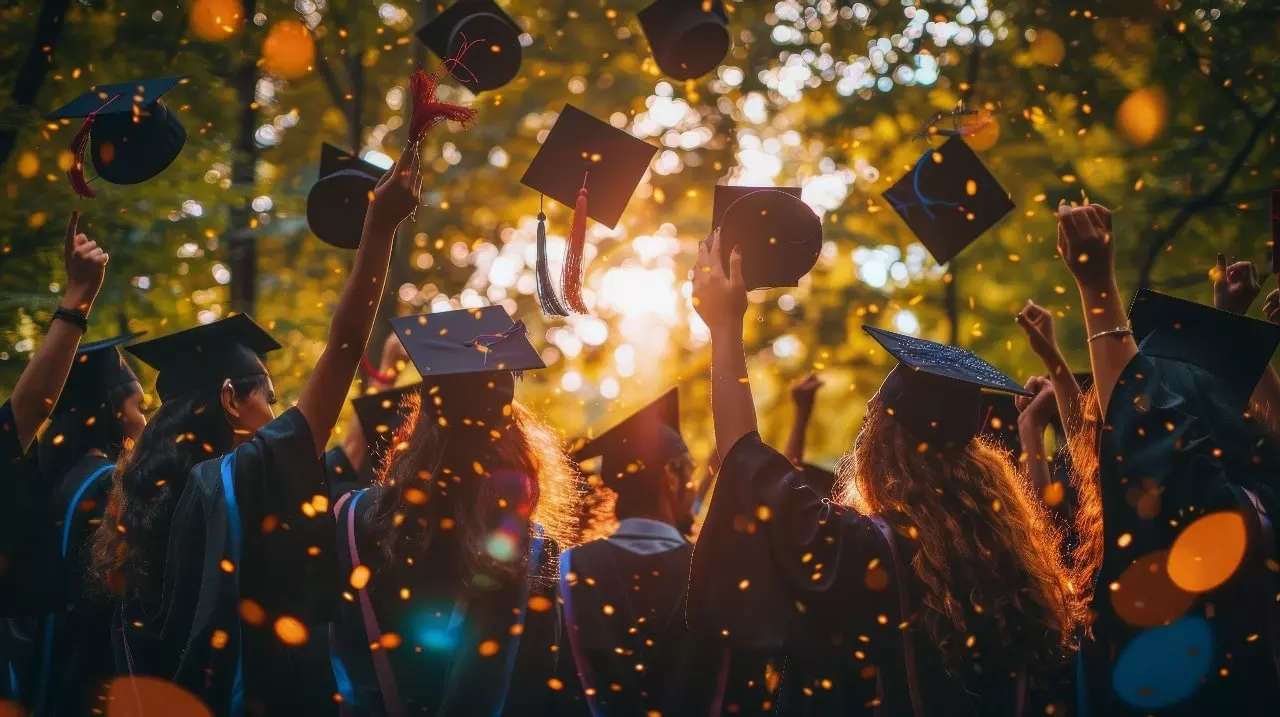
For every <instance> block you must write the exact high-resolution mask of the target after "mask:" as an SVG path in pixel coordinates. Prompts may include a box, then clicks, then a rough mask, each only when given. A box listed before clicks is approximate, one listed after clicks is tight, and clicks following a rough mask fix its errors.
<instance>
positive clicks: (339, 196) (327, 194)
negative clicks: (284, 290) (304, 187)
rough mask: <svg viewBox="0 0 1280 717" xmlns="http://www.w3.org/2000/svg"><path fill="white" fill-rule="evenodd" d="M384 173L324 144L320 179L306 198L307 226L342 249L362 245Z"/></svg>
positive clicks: (321, 153) (326, 241)
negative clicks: (366, 221) (372, 200)
mask: <svg viewBox="0 0 1280 717" xmlns="http://www.w3.org/2000/svg"><path fill="white" fill-rule="evenodd" d="M383 174H384V172H383V170H381V169H378V168H377V167H375V166H373V165H372V164H369V163H368V162H366V161H364V160H363V159H360V158H359V157H357V156H355V155H353V154H351V153H350V152H344V151H342V150H341V149H339V148H337V147H335V146H333V145H331V144H329V143H328V142H325V143H324V144H323V145H322V146H321V147H320V177H319V179H318V180H317V181H316V183H315V185H314V186H312V187H311V191H310V192H309V193H308V194H307V226H309V227H311V231H312V232H314V233H315V235H316V236H317V237H319V238H320V241H323V242H324V243H326V244H332V245H333V246H336V247H339V248H342V249H354V248H356V247H357V246H359V245H360V234H361V232H362V231H363V230H364V215H365V213H366V212H368V211H369V199H370V197H371V195H372V194H373V188H374V187H375V186H377V184H378V180H379V179H381V178H382V175H383Z"/></svg>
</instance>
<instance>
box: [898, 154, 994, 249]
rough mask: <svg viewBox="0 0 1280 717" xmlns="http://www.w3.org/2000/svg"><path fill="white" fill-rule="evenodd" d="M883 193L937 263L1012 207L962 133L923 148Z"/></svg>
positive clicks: (966, 244)
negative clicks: (938, 143)
mask: <svg viewBox="0 0 1280 717" xmlns="http://www.w3.org/2000/svg"><path fill="white" fill-rule="evenodd" d="M884 198H885V199H887V200H888V201H889V204H890V205H891V206H892V207H893V208H894V210H895V211H897V212H898V214H899V215H901V216H902V218H903V219H904V220H905V221H906V222H907V226H908V227H910V228H911V231H912V232H913V233H914V234H915V235H916V236H917V237H918V238H919V239H920V242H921V243H922V244H924V246H925V248H926V249H928V250H929V253H930V254H932V255H933V258H934V261H936V262H938V263H939V264H945V263H947V262H948V261H951V259H952V258H953V257H955V256H956V255H957V254H959V253H960V252H961V251H964V249H965V247H967V246H969V245H970V244H972V243H973V240H974V239H977V238H978V237H979V236H982V233H983V232H985V231H986V230H988V229H990V228H991V227H992V226H994V225H995V223H996V222H998V221H1000V219H1001V218H1003V217H1004V215H1006V214H1008V213H1009V212H1011V211H1013V200H1011V199H1009V193H1008V192H1006V191H1005V190H1004V187H1001V186H1000V182H998V181H996V178H995V177H993V176H991V172H988V171H987V168H986V167H985V166H983V164H982V160H981V159H979V158H978V155H976V154H974V152H973V150H972V149H970V148H969V145H968V144H967V143H965V141H964V139H963V138H961V137H958V136H957V137H952V138H951V139H948V140H947V141H946V142H943V143H942V146H941V147H939V148H937V149H930V150H929V151H927V152H925V153H924V156H922V157H920V160H919V161H918V162H916V164H915V167H913V168H912V169H911V171H910V172H908V173H907V174H906V176H904V177H903V178H902V179H899V180H898V181H897V183H896V184H894V185H893V186H892V187H890V188H889V191H887V192H885V193H884Z"/></svg>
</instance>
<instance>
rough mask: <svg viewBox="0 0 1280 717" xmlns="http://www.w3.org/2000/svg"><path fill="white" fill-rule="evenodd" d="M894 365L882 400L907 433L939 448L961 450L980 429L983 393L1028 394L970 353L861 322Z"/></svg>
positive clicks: (1028, 394) (883, 385) (982, 417)
mask: <svg viewBox="0 0 1280 717" xmlns="http://www.w3.org/2000/svg"><path fill="white" fill-rule="evenodd" d="M862 330H863V331H865V332H867V334H869V335H870V336H871V338H873V339H875V340H876V342H878V343H879V344H880V345H881V346H882V347H884V350H885V351H888V352H889V353H890V354H891V355H892V356H893V357H894V358H896V359H898V365H897V366H895V367H894V368H893V370H892V371H890V372H889V375H888V376H886V377H885V379H884V383H883V384H881V385H880V399H881V401H882V402H883V403H884V405H885V407H886V408H887V409H889V410H891V411H892V412H893V417H894V418H895V419H896V420H897V421H898V422H899V423H901V424H902V425H903V426H904V427H905V428H906V429H907V430H908V431H910V432H911V435H913V436H915V437H916V438H918V439H919V440H921V441H924V442H926V443H928V444H930V445H931V446H936V447H938V448H952V449H962V448H964V447H965V446H967V445H968V444H969V442H970V441H971V440H973V438H974V437H975V436H977V435H978V434H979V433H981V432H982V430H983V423H984V416H983V410H982V407H983V403H982V401H983V392H984V391H997V392H1000V393H1010V394H1017V395H1020V396H1030V395H1031V393H1030V392H1029V391H1027V390H1026V389H1024V388H1023V387H1022V386H1019V385H1018V383H1017V382H1016V381H1014V380H1013V379H1011V378H1009V377H1008V376H1006V375H1004V374H1003V373H1001V372H1000V370H999V369H997V368H996V367H994V366H992V365H991V364H989V363H987V362H986V361H983V360H982V359H980V358H978V357H977V356H975V355H974V354H973V353H971V352H969V351H965V350H964V349H961V348H956V347H955V346H947V345H946V344H939V343H935V342H933V341H927V340H925V339H918V338H916V337H914V336H905V335H903V334H898V333H894V332H892V331H886V330H884V329H881V328H876V327H874V326H867V325H865V324H864V325H863V327H862Z"/></svg>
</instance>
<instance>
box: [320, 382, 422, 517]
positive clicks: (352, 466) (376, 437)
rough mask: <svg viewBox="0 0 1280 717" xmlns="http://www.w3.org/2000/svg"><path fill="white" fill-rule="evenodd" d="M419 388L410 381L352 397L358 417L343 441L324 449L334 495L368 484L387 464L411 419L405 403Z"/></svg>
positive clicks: (325, 464)
mask: <svg viewBox="0 0 1280 717" xmlns="http://www.w3.org/2000/svg"><path fill="white" fill-rule="evenodd" d="M419 388H421V385H420V384H411V385H409V386H403V387H401V388H393V389H390V390H388V391H380V392H378V393H372V394H369V395H367V396H358V397H356V398H353V399H351V406H352V408H353V409H354V410H355V414H356V420H355V421H354V422H353V423H352V424H351V426H350V428H348V429H347V435H346V437H345V438H343V440H342V444H341V445H337V446H334V447H333V448H330V449H329V450H327V451H325V454H324V457H323V459H322V460H323V461H324V467H325V472H326V474H327V475H328V477H329V493H330V496H331V497H332V498H335V499H336V498H339V497H341V496H343V495H346V494H347V493H350V492H351V491H353V490H359V489H361V488H367V487H369V484H370V483H372V482H373V481H374V480H375V478H376V476H377V475H378V474H380V473H381V472H382V470H383V469H384V468H385V467H386V461H387V459H388V454H389V453H390V451H391V450H392V449H393V448H394V443H395V438H396V436H397V435H398V434H399V433H400V431H401V429H403V428H404V424H405V420H406V419H407V418H408V408H407V407H406V406H405V403H406V402H407V399H408V398H409V396H410V395H412V394H415V393H417V392H418V389H419Z"/></svg>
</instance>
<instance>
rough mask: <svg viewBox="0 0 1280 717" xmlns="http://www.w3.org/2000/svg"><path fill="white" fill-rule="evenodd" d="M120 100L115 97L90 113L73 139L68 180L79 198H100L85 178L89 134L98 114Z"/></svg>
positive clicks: (118, 97) (118, 96)
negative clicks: (85, 156) (85, 157)
mask: <svg viewBox="0 0 1280 717" xmlns="http://www.w3.org/2000/svg"><path fill="white" fill-rule="evenodd" d="M118 99H120V95H115V96H114V97H112V98H111V99H109V100H107V101H106V102H105V103H103V105H102V106H101V107H99V108H98V109H96V110H94V111H93V112H90V113H89V115H88V116H87V117H85V118H84V123H83V124H81V125H80V129H78V130H76V134H75V136H74V137H72V138H71V156H72V160H71V168H70V169H68V170H67V180H68V181H70V182H71V190H72V191H74V192H75V193H76V196H77V197H84V198H85V199H94V198H96V197H97V196H98V195H97V194H94V193H93V190H92V189H90V188H89V181H88V180H87V179H85V178H84V153H85V149H86V148H87V147H88V146H89V133H90V132H91V131H93V124H94V122H95V121H96V120H97V119H98V113H99V112H101V111H103V110H105V109H106V108H107V107H108V106H109V105H110V104H111V103H112V102H115V101H116V100H118Z"/></svg>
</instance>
